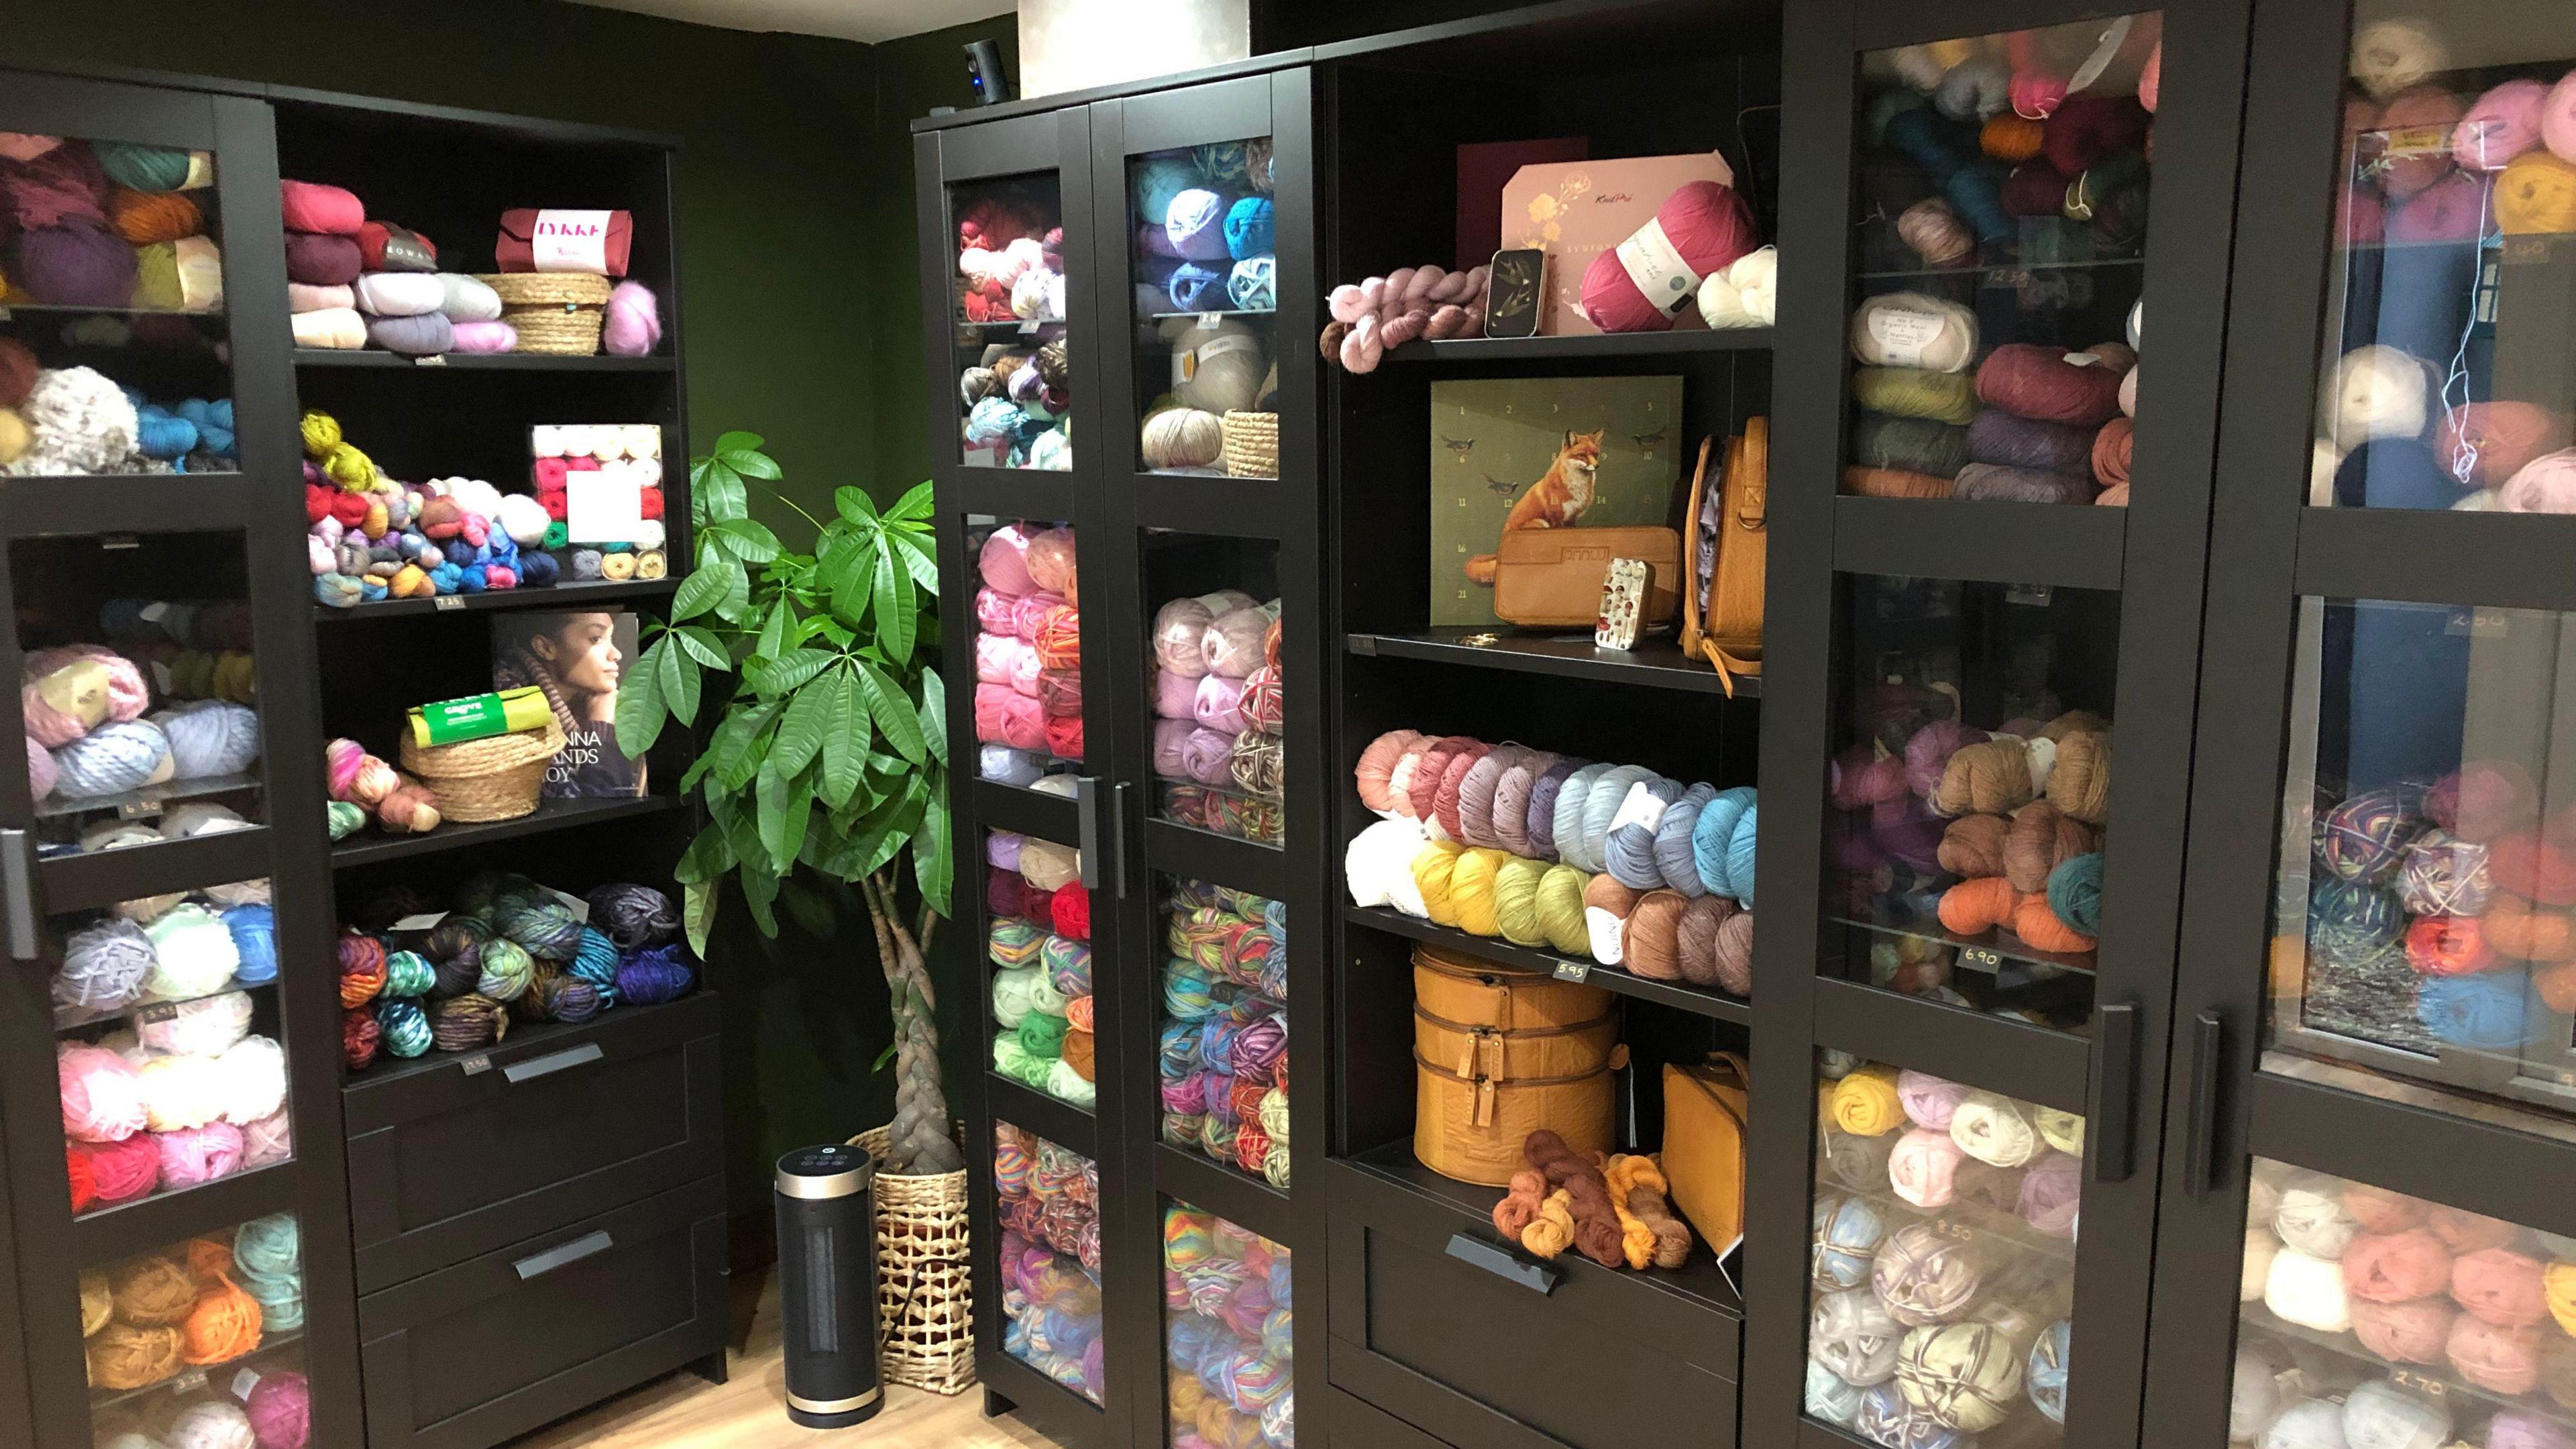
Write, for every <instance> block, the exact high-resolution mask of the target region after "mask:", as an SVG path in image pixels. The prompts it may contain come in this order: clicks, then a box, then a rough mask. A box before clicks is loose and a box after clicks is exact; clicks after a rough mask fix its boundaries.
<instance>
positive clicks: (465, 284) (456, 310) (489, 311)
mask: <svg viewBox="0 0 2576 1449" xmlns="http://www.w3.org/2000/svg"><path fill="white" fill-rule="evenodd" d="M437 275H438V285H439V288H440V291H441V296H440V298H439V303H438V310H439V311H441V312H443V313H445V314H447V320H448V321H450V322H493V321H498V320H499V319H500V316H501V294H500V293H498V292H495V291H493V290H492V288H491V287H490V286H489V285H487V284H485V283H483V282H481V281H478V280H477V279H475V278H473V277H469V276H467V275H466V274H465V273H463V272H440V273H438V274H437Z"/></svg>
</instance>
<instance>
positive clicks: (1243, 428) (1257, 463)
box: [1225, 413, 1279, 478]
mask: <svg viewBox="0 0 2576 1449" xmlns="http://www.w3.org/2000/svg"><path fill="white" fill-rule="evenodd" d="M1225 471H1226V472H1228V473H1230V474H1232V475H1234V476H1235V477H1237V478H1276V477H1278V476H1279V415H1278V414H1277V413H1227V414H1226V415H1225Z"/></svg>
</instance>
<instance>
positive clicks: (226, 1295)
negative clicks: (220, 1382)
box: [179, 1278, 260, 1364]
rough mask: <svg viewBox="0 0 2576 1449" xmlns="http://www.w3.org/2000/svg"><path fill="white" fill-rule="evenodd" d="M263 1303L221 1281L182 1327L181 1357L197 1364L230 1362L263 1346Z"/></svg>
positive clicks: (201, 1298)
mask: <svg viewBox="0 0 2576 1449" xmlns="http://www.w3.org/2000/svg"><path fill="white" fill-rule="evenodd" d="M259 1330H260V1312H259V1300H258V1299H256V1298H253V1297H251V1296H250V1295H249V1294H247V1293H245V1292H243V1291H242V1290H241V1289H239V1288H237V1287H235V1286H233V1282H232V1280H231V1279H229V1278H217V1279H216V1280H215V1281H214V1282H213V1283H212V1284H210V1285H208V1286H207V1288H206V1291H205V1292H204V1293H202V1294H200V1295H198V1298H197V1306H196V1307H195V1308H194V1309H192V1310H190V1312H189V1314H188V1321H187V1322H186V1323H184V1324H182V1325H180V1328H179V1332H180V1335H181V1338H182V1346H181V1348H180V1351H179V1353H180V1357H182V1358H185V1359H186V1360H187V1361H188V1362H190V1363H193V1364H212V1363H230V1362H231V1361H232V1360H234V1359H237V1358H239V1357H241V1356H242V1355H243V1354H246V1353H248V1352H250V1351H251V1350H252V1349H255V1348H257V1347H259Z"/></svg>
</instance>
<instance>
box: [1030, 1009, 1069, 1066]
mask: <svg viewBox="0 0 2576 1449" xmlns="http://www.w3.org/2000/svg"><path fill="white" fill-rule="evenodd" d="M1066 1029H1067V1023H1066V1021H1065V1019H1064V1018H1063V1017H1061V1016H1049V1015H1047V1014H1046V1013H1045V1012H1043V1011H1032V1012H1030V1013H1029V1014H1028V1015H1026V1016H1024V1017H1021V1018H1020V1048H1021V1050H1023V1051H1026V1052H1027V1053H1028V1054H1029V1055H1030V1056H1031V1057H1032V1058H1034V1059H1036V1060H1037V1062H1038V1063H1039V1064H1040V1065H1041V1066H1045V1065H1051V1064H1052V1063H1053V1062H1054V1061H1055V1059H1056V1058H1058V1057H1060V1056H1063V1055H1064V1034H1065V1031H1066Z"/></svg>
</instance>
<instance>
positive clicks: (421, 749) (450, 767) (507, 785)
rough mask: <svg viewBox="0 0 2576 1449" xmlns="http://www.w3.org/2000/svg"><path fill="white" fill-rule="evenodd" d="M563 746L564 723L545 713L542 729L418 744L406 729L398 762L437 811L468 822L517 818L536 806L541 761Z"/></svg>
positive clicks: (546, 762) (541, 780)
mask: <svg viewBox="0 0 2576 1449" xmlns="http://www.w3.org/2000/svg"><path fill="white" fill-rule="evenodd" d="M563 747H564V734H563V727H562V726H560V725H558V724H556V723H555V721H554V716H552V715H548V716H547V717H546V727H545V729H544V730H543V731H538V730H520V731H518V732H516V733H514V734H506V735H495V736H493V737H491V738H490V739H481V740H465V741H463V742H461V743H458V744H453V745H428V746H423V745H418V744H414V743H413V742H412V739H411V736H410V734H409V733H408V732H406V733H405V734H404V736H403V742H402V766H403V768H404V769H406V770H409V771H411V772H412V773H413V774H415V775H418V776H419V777H420V781H421V783H422V784H424V785H427V786H428V787H429V793H430V794H432V795H433V796H436V797H437V799H438V813H439V814H440V815H441V816H443V817H444V818H446V819H448V820H451V821H461V822H466V823H473V822H478V821H487V820H516V819H518V818H519V817H520V816H522V815H529V814H533V813H535V811H536V808H537V790H538V787H540V786H542V785H543V784H545V781H546V766H547V765H549V764H551V763H553V761H554V757H555V755H556V754H557V753H558V752H560V751H561V750H562V749H563Z"/></svg>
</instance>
